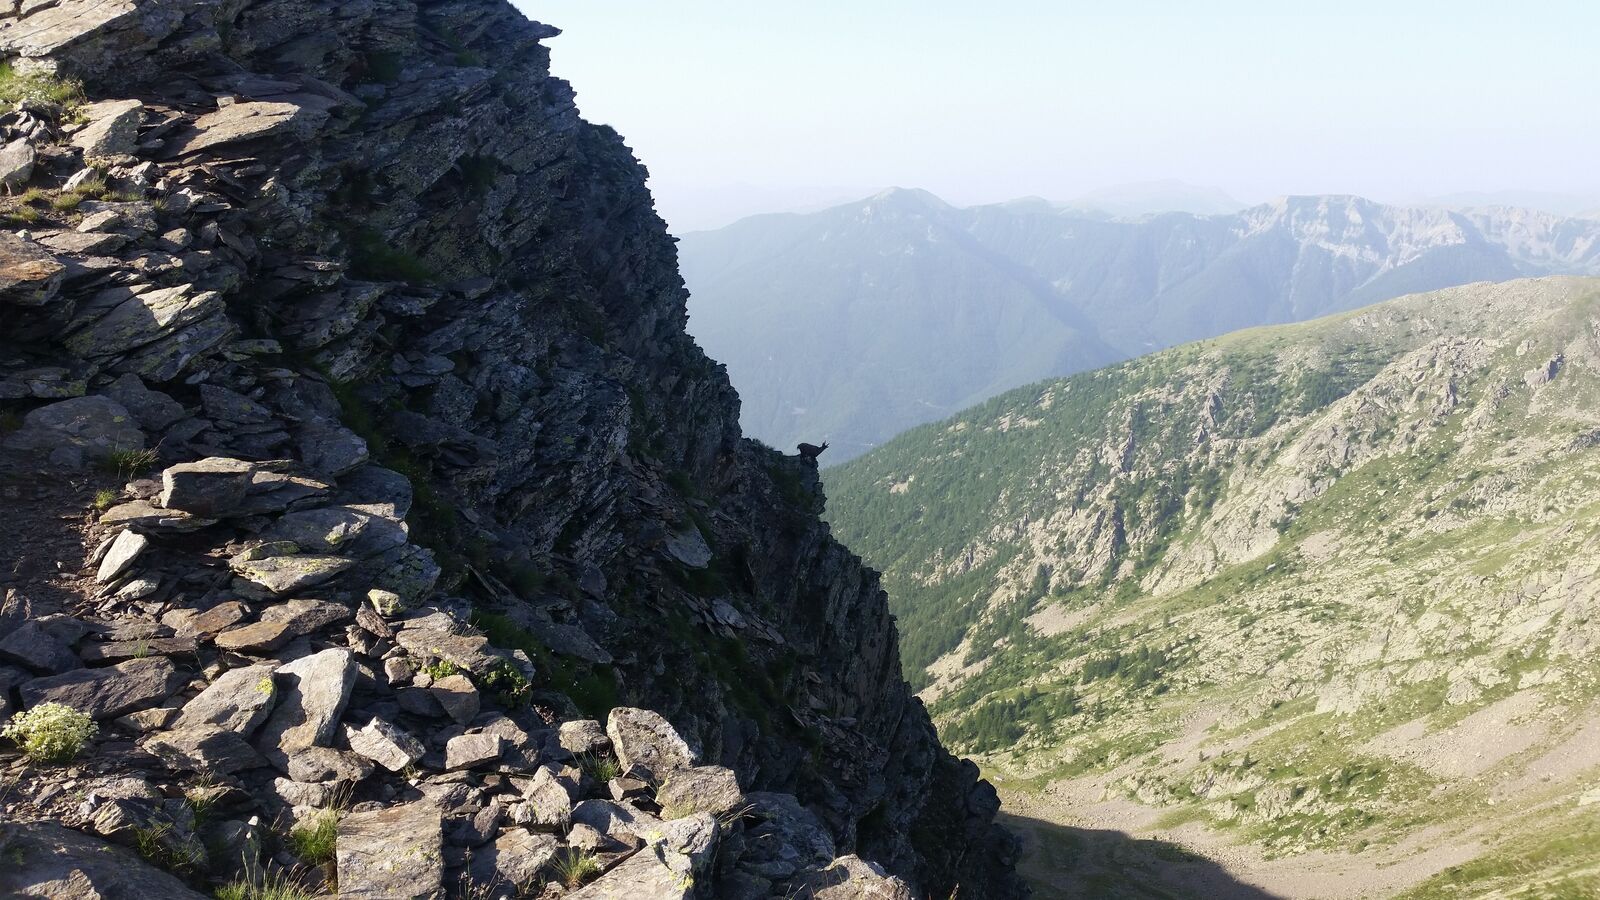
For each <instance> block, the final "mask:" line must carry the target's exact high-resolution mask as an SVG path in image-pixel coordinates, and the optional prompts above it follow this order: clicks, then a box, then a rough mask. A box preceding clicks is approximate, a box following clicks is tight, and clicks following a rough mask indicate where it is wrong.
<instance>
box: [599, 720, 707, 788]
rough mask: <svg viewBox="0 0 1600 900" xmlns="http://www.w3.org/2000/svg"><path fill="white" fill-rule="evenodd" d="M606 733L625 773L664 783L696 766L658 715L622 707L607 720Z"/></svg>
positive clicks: (690, 753)
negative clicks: (671, 776)
mask: <svg viewBox="0 0 1600 900" xmlns="http://www.w3.org/2000/svg"><path fill="white" fill-rule="evenodd" d="M606 734H607V735H608V736H610V738H611V747H612V750H614V751H615V752H616V754H617V761H618V762H619V763H621V764H622V769H623V771H624V772H625V773H628V774H633V775H638V776H640V777H642V778H645V779H646V780H648V781H653V782H661V781H664V780H666V778H667V776H669V775H670V774H672V772H673V771H675V770H677V769H687V768H689V767H690V766H692V765H694V752H693V751H692V750H690V749H689V745H688V744H687V743H686V742H685V741H684V740H683V738H682V737H680V736H679V735H678V732H677V729H675V728H673V727H672V724H671V723H670V722H668V721H667V720H666V719H664V718H662V717H661V715H660V714H659V713H656V712H653V711H651V710H648V709H633V708H631V707H625V706H619V707H617V708H616V709H613V710H612V711H611V715H610V717H609V718H608V719H607V720H606Z"/></svg>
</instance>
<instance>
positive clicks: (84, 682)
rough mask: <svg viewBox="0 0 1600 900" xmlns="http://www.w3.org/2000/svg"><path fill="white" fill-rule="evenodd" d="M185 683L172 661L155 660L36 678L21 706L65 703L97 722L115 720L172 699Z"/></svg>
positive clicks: (24, 690)
mask: <svg viewBox="0 0 1600 900" xmlns="http://www.w3.org/2000/svg"><path fill="white" fill-rule="evenodd" d="M182 681H183V677H182V676H181V675H180V674H179V673H178V669H177V667H176V666H174V665H173V664H172V661H171V660H169V659H166V658H165V657H155V658H152V659H134V660H129V661H128V662H125V663H118V664H117V665H114V666H109V667H107V668H104V669H79V670H76V671H73V672H68V673H66V674H65V675H52V676H50V677H48V678H35V679H33V680H32V681H29V682H25V683H24V684H23V685H22V687H21V688H20V690H21V692H22V702H23V704H24V705H25V706H27V707H29V708H32V707H35V706H38V705H39V704H41V703H52V702H53V703H62V704H65V705H67V706H70V707H72V708H73V709H76V710H79V711H81V712H86V713H88V714H89V715H90V716H92V717H93V718H96V719H115V718H116V717H117V716H120V715H124V714H126V713H130V712H133V711H134V710H136V709H141V708H143V707H146V706H154V705H155V704H156V703H158V702H160V701H162V700H164V699H166V698H167V697H170V696H172V695H173V693H175V692H176V691H177V690H178V688H179V687H180V686H181V684H182Z"/></svg>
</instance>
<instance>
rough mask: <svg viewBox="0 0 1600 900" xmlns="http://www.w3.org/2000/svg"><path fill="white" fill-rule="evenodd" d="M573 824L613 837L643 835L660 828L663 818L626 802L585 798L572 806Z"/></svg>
mask: <svg viewBox="0 0 1600 900" xmlns="http://www.w3.org/2000/svg"><path fill="white" fill-rule="evenodd" d="M572 824H573V825H587V826H589V827H590V828H593V829H594V830H596V831H598V832H600V833H601V834H608V835H611V836H612V837H616V836H618V835H626V836H630V837H641V838H642V837H643V836H645V835H648V834H650V833H651V832H653V831H656V830H658V829H660V827H661V820H660V819H658V818H656V817H655V816H652V815H650V814H649V813H647V812H643V811H641V810H638V809H635V808H634V807H632V806H630V805H629V804H626V803H615V802H613V801H610V800H585V801H583V802H582V803H579V804H578V805H577V806H574V807H573V808H572Z"/></svg>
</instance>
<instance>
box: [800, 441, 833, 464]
mask: <svg viewBox="0 0 1600 900" xmlns="http://www.w3.org/2000/svg"><path fill="white" fill-rule="evenodd" d="M795 449H796V450H799V451H800V458H801V459H811V460H814V459H816V458H817V457H819V456H821V455H822V451H824V450H826V449H828V442H827V441H823V442H822V446H821V447H818V446H817V445H816V444H806V443H801V444H797V445H796V446H795Z"/></svg>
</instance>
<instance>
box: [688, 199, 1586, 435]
mask: <svg viewBox="0 0 1600 900" xmlns="http://www.w3.org/2000/svg"><path fill="white" fill-rule="evenodd" d="M679 252H680V256H681V262H682V271H683V274H684V277H685V279H686V280H687V282H688V284H689V288H690V291H691V292H692V294H693V297H692V299H691V301H690V306H689V309H690V315H691V319H690V330H691V331H692V332H693V333H694V335H695V336H696V337H697V338H698V339H699V340H700V342H701V343H702V344H703V345H704V347H705V348H706V350H707V351H708V352H709V353H710V354H711V355H712V356H713V357H715V358H717V359H720V360H722V361H724V362H725V363H727V365H728V368H729V373H730V375H731V376H732V379H733V383H734V385H735V386H736V387H737V388H738V389H739V392H740V395H741V396H742V398H743V401H744V407H743V424H744V427H745V430H746V432H747V433H749V434H752V435H754V436H756V437H759V438H761V439H763V440H766V441H768V442H769V443H772V444H774V445H775V446H779V447H785V448H787V447H790V446H792V445H794V444H795V443H796V442H798V441H801V440H807V441H814V442H815V441H821V440H827V441H829V442H830V443H831V444H832V446H833V447H834V448H835V449H833V450H832V451H831V452H830V455H829V456H828V457H827V458H826V459H827V461H830V462H839V461H842V460H844V459H848V458H850V457H853V456H856V455H859V454H860V453H862V452H865V451H866V450H868V449H870V448H871V447H873V446H876V445H877V444H880V443H882V442H883V441H885V440H886V439H888V438H889V437H891V436H893V435H895V434H897V433H899V432H901V431H903V430H905V429H907V428H910V427H912V426H914V425H917V424H920V423H922V422H927V421H932V420H934V419H938V418H942V417H944V416H947V415H949V414H951V413H953V412H955V411H956V410H958V409H961V408H964V407H966V406H970V405H972V404H974V403H976V402H979V401H981V400H983V399H985V398H987V397H991V396H994V395H995V394H997V393H1000V392H1001V391H1004V390H1006V389H1009V388H1012V387H1016V386H1019V385H1022V384H1026V383H1029V382H1032V381H1036V380H1039V379H1042V378H1046V377H1053V376H1061V375H1068V374H1072V373H1074V372H1079V371H1084V370H1087V369H1092V368H1095V367H1098V366H1101V365H1105V364H1107V363H1109V362H1113V361H1117V360H1120V359H1126V358H1130V357H1133V356H1137V355H1140V354H1143V353H1147V352H1150V351H1152V350H1156V349H1160V348H1163V347H1168V346H1172V345H1175V344H1179V343H1183V342H1185V341H1191V340H1197V339H1201V338H1207V337H1213V336H1216V335H1220V334H1223V333H1226V332H1229V331H1233V330H1236V329H1240V328H1247V327H1252V326H1257V325H1268V324H1277V323H1286V322H1294V321H1301V320H1305V319H1310V318H1314V317H1317V316H1322V315H1327V314H1329V313H1334V312H1340V311H1343V310H1348V309H1353V308H1356V307H1359V306H1363V305H1366V304H1369V303H1374V302H1378V301H1381V300H1386V299H1390V298H1392V297H1397V296H1400V295H1402V294H1408V293H1413V292H1417V291H1427V290H1435V289H1438V288H1442V287H1448V286H1452V285H1457V284H1464V283H1468V282H1475V281H1499V280H1504V279H1508V278H1515V277H1520V276H1528V275H1545V274H1600V221H1592V220H1588V219H1581V218H1568V217H1562V216H1557V215H1553V214H1550V213H1543V212H1536V211H1532V210H1527V209H1517V208H1505V207H1489V208H1474V209H1466V210H1449V209H1443V208H1437V207H1430V208H1407V207H1394V206H1386V205H1383V204H1380V203H1375V202H1373V201H1370V200H1365V199H1362V198H1360V197H1350V196H1312V197H1288V198H1284V199H1280V200H1277V201H1275V202H1272V203H1266V204H1262V205H1259V206H1254V207H1250V208H1248V209H1244V210H1241V211H1239V212H1236V213H1231V214H1225V215H1196V214H1193V213H1183V212H1174V213H1166V214H1159V215H1153V216H1145V217H1142V218H1138V219H1116V218H1108V217H1107V216H1106V215H1105V214H1104V213H1102V214H1098V215H1096V214H1091V213H1086V212H1084V211H1083V210H1081V209H1072V208H1064V207H1062V206H1059V205H1056V204H1051V203H1048V202H1046V201H1043V200H1019V201H1013V202H1010V203H1003V204H996V205H991V206H978V207H971V208H957V207H953V206H950V205H949V204H946V203H944V202H943V201H941V200H939V198H937V197H935V196H933V195H932V194H929V193H927V192H925V191H916V190H903V189H895V190H891V191H886V192H884V193H881V194H878V195H876V196H874V197H871V198H868V199H866V200H862V201H859V202H856V203H850V204H846V205H843V206H838V207H834V208H832V209H828V210H824V211H821V212H815V213H808V214H783V215H765V216H756V217H753V218H749V219H745V220H743V221H740V222H737V223H735V224H733V225H730V226H728V227H726V228H722V229H719V230H717V231H709V232H700V233H692V234H688V235H684V236H683V237H682V240H681V243H680V245H679Z"/></svg>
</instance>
